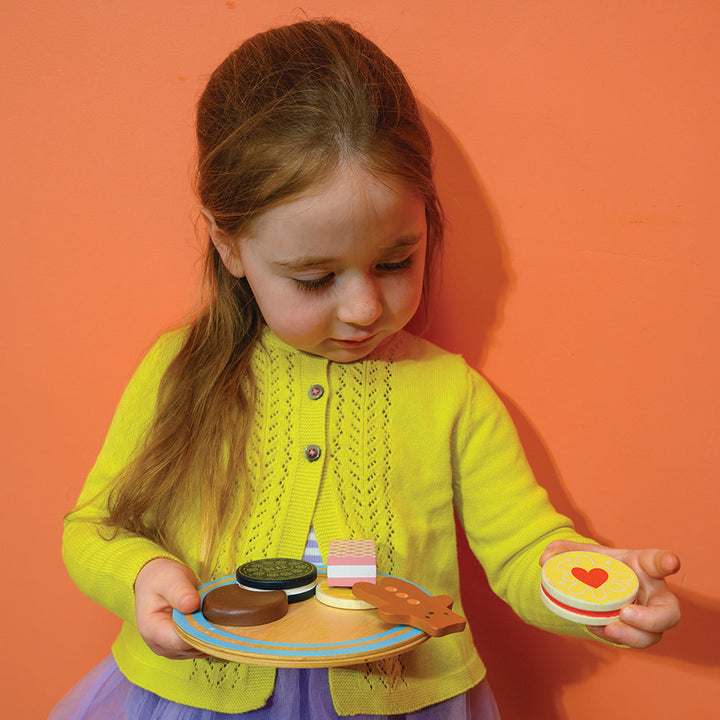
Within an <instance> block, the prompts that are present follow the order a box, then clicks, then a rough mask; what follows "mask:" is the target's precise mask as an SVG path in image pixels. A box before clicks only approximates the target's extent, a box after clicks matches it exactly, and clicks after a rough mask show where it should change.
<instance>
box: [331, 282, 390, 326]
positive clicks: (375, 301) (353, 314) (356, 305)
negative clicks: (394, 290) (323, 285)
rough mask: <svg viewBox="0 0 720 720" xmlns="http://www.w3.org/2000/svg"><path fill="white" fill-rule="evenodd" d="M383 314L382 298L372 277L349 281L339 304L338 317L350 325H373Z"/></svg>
mask: <svg viewBox="0 0 720 720" xmlns="http://www.w3.org/2000/svg"><path fill="white" fill-rule="evenodd" d="M381 314H382V298H381V297H380V293H379V292H378V288H377V287H376V286H375V283H374V282H373V280H372V279H371V278H367V277H363V278H357V279H356V280H353V281H352V282H349V283H348V285H347V287H346V288H345V292H344V293H343V296H342V299H341V302H340V304H339V306H338V310H337V316H338V319H339V320H341V321H342V322H344V323H346V324H348V325H362V326H368V325H372V324H373V323H374V322H375V321H376V320H377V319H378V318H379V317H380V315H381Z"/></svg>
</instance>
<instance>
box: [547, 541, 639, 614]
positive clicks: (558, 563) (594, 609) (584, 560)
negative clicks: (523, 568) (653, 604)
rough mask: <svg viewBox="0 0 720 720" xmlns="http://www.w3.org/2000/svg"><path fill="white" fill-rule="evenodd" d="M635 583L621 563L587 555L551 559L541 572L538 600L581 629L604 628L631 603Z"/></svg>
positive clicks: (567, 553) (592, 554)
mask: <svg viewBox="0 0 720 720" xmlns="http://www.w3.org/2000/svg"><path fill="white" fill-rule="evenodd" d="M638 587H639V584H638V579H637V576H636V575H635V573H634V572H633V570H632V568H630V567H628V566H627V565H626V564H625V563H623V562H620V560H616V559H615V558H611V557H609V556H607V555H602V554H600V553H596V552H589V551H579V552H578V551H573V552H566V553H561V554H560V555H555V556H554V557H551V558H550V559H549V560H548V561H547V562H546V563H545V564H544V565H543V569H542V584H541V586H540V597H541V598H542V601H543V602H544V603H545V605H546V607H547V608H548V609H549V610H552V611H553V612H554V613H555V614H556V615H560V617H563V618H565V619H566V620H572V621H573V622H577V623H583V624H584V625H607V624H608V623H610V622H612V621H613V620H615V619H617V618H618V617H619V615H620V610H621V609H622V608H624V607H625V606H626V605H629V604H630V603H632V602H633V601H634V600H635V597H636V595H637V593H638Z"/></svg>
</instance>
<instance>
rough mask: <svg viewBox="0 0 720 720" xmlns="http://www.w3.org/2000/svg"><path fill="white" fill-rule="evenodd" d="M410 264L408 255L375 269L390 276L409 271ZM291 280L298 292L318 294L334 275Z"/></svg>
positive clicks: (328, 285) (410, 257)
mask: <svg viewBox="0 0 720 720" xmlns="http://www.w3.org/2000/svg"><path fill="white" fill-rule="evenodd" d="M412 264H413V256H412V255H410V256H408V257H406V258H405V259H404V260H399V261H397V262H387V263H380V264H379V265H376V266H375V269H376V270H377V271H378V272H380V273H383V274H390V273H396V272H402V271H403V270H409V269H410V268H411V267H412ZM292 280H293V282H294V283H295V285H297V287H298V288H299V289H300V290H305V291H306V292H320V291H321V290H325V289H327V288H329V287H330V285H331V284H332V283H333V281H334V280H335V273H328V274H327V275H323V276H322V277H320V278H312V279H309V280H302V279H300V278H292Z"/></svg>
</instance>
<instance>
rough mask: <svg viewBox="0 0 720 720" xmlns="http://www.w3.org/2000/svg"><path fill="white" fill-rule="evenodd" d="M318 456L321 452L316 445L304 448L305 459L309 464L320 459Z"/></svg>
mask: <svg viewBox="0 0 720 720" xmlns="http://www.w3.org/2000/svg"><path fill="white" fill-rule="evenodd" d="M320 455H322V451H321V450H320V448H319V447H318V446H317V445H308V446H307V447H306V448H305V457H306V458H307V459H308V460H309V461H310V462H315V461H316V460H318V459H319V458H320Z"/></svg>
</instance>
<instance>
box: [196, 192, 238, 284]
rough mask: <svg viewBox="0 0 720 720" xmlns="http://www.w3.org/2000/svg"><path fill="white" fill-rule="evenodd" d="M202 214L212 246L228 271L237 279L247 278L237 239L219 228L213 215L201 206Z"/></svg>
mask: <svg viewBox="0 0 720 720" xmlns="http://www.w3.org/2000/svg"><path fill="white" fill-rule="evenodd" d="M200 212H201V213H202V216H203V220H204V221H205V227H207V229H208V233H209V234H210V240H212V244H213V245H214V246H215V249H216V250H217V251H218V253H219V254H220V259H221V260H222V261H223V265H224V266H225V267H226V268H227V271H228V272H229V273H230V274H231V275H234V276H235V277H238V278H241V277H245V267H244V266H243V261H242V257H241V255H240V243H239V241H238V240H237V239H236V238H231V237H229V236H228V235H227V234H226V233H225V232H223V231H222V230H221V229H220V228H219V227H218V226H217V223H216V222H215V218H214V217H213V214H212V213H211V212H210V211H209V210H208V209H207V208H205V207H203V206H202V205H201V206H200Z"/></svg>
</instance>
